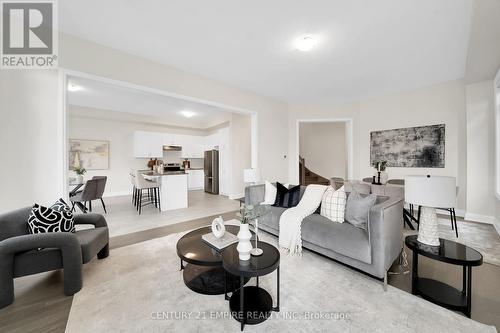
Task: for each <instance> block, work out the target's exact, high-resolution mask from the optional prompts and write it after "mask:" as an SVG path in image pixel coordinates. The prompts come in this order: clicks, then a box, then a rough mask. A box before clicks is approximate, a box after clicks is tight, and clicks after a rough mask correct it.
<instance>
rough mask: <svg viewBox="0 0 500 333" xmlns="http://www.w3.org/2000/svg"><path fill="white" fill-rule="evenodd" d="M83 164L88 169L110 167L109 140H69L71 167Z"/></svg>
mask: <svg viewBox="0 0 500 333" xmlns="http://www.w3.org/2000/svg"><path fill="white" fill-rule="evenodd" d="M76 166H81V167H83V168H85V169H87V170H106V169H109V141H102V140H82V139H70V140H69V167H70V169H73V168H75V167H76Z"/></svg>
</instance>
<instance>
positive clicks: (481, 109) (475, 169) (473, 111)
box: [466, 80, 495, 223]
mask: <svg viewBox="0 0 500 333" xmlns="http://www.w3.org/2000/svg"><path fill="white" fill-rule="evenodd" d="M466 98H467V214H466V218H467V219H473V220H482V221H484V222H490V223H491V222H493V220H494V216H495V192H494V191H495V182H494V179H495V127H494V124H495V117H494V112H495V107H494V89H493V81H490V80H488V81H483V82H478V83H474V84H470V85H467V86H466Z"/></svg>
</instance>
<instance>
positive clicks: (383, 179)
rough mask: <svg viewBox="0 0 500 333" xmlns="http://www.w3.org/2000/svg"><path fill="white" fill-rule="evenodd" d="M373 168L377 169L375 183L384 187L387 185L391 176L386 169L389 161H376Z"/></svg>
mask: <svg viewBox="0 0 500 333" xmlns="http://www.w3.org/2000/svg"><path fill="white" fill-rule="evenodd" d="M372 166H373V167H374V168H375V174H374V176H375V182H376V183H380V184H382V185H385V184H387V181H388V180H389V175H388V174H387V172H386V171H385V169H386V168H387V161H384V160H379V161H374V162H373V164H372Z"/></svg>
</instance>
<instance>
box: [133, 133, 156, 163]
mask: <svg viewBox="0 0 500 333" xmlns="http://www.w3.org/2000/svg"><path fill="white" fill-rule="evenodd" d="M134 155H135V157H138V158H151V157H163V134H162V133H155V132H144V131H135V133H134Z"/></svg>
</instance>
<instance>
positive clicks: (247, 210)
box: [237, 204, 270, 260]
mask: <svg viewBox="0 0 500 333" xmlns="http://www.w3.org/2000/svg"><path fill="white" fill-rule="evenodd" d="M269 212H270V210H269V207H268V206H267V205H255V206H254V205H245V204H243V205H242V206H241V207H240V212H239V213H237V216H238V218H239V220H240V222H241V225H242V226H243V225H244V224H247V225H248V224H250V223H252V222H253V224H254V225H253V227H254V231H255V234H256V236H255V248H252V244H251V243H250V249H249V252H248V253H249V254H248V256H247V253H246V250H248V244H247V243H246V242H245V239H243V242H245V243H243V242H242V244H241V247H240V244H238V251H239V252H240V253H242V256H240V259H241V260H248V259H250V254H251V255H254V256H259V255H261V254H262V250H261V249H259V248H258V232H259V221H258V218H259V217H262V216H264V215H266V214H268V213H269ZM244 228H246V227H244ZM239 236H240V235H239V233H238V237H239ZM242 236H244V235H242ZM246 236H248V235H246ZM244 258H247V259H244Z"/></svg>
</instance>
